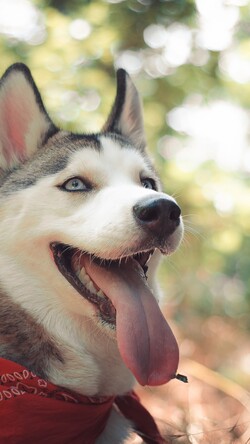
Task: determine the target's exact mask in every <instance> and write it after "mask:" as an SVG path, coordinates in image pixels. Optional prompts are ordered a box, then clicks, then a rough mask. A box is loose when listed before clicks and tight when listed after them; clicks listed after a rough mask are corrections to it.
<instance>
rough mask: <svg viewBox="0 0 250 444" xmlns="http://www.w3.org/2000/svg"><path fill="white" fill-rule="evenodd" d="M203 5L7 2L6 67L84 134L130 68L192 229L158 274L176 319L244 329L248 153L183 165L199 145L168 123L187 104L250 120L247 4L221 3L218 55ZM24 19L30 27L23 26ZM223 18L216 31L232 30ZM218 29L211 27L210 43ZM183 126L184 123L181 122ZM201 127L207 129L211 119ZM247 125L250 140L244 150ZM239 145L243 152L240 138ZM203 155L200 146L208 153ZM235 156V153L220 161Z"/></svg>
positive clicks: (174, 0)
mask: <svg viewBox="0 0 250 444" xmlns="http://www.w3.org/2000/svg"><path fill="white" fill-rule="evenodd" d="M206 1H207V5H206ZM206 1H205V0H204V1H203V2H202V1H201V0H200V1H198V0H197V2H195V1H193V0H187V1H184V0H161V1H153V0H128V1H117V0H116V1H114V0H113V1H110V2H108V1H105V0H97V1H87V0H85V1H83V0H41V1H39V0H34V1H33V2H30V1H29V0H18V2H17V1H14V0H12V2H7V1H4V2H3V1H2V2H0V7H1V8H2V9H1V11H2V12H1V15H2V18H1V19H0V51H1V69H2V71H4V70H5V69H6V68H7V67H8V65H10V64H11V63H14V62H16V61H22V62H25V63H26V64H27V65H28V66H29V67H30V69H31V71H32V73H33V75H34V78H35V81H36V82H37V84H38V86H39V89H40V90H41V93H42V96H43V98H44V102H45V104H46V107H47V108H48V110H49V113H50V114H51V116H52V118H53V119H54V120H55V122H56V123H57V124H59V125H61V126H63V127H64V128H66V129H70V130H75V131H77V132H81V131H87V132H92V131H98V130H99V129H100V127H101V126H102V124H103V123H104V121H105V118H106V116H107V113H108V112H109V109H110V107H111V105H112V101H113V99H114V94H115V69H114V65H115V67H117V66H124V67H125V68H126V69H128V71H129V72H130V73H131V75H132V77H133V78H134V81H135V83H136V84H137V86H138V89H139V91H140V93H141V96H142V99H143V103H144V112H145V127H146V132H147V137H148V141H149V149H150V151H151V153H152V155H153V157H154V158H155V159H156V164H157V166H158V168H159V170H160V173H161V177H162V180H163V184H164V188H165V190H166V192H168V193H169V194H173V195H174V196H176V198H177V200H178V202H179V203H180V204H181V206H182V209H183V214H184V221H185V224H186V235H185V239H184V242H183V246H182V247H181V248H180V250H179V251H178V252H177V253H176V254H175V255H174V256H173V257H171V258H169V259H167V260H166V261H164V264H163V265H162V267H161V269H160V276H161V282H162V287H163V289H164V291H166V293H167V301H168V304H169V306H170V307H172V308H173V315H174V317H175V319H176V321H177V323H180V324H181V322H182V319H183V317H184V316H185V315H186V313H187V312H189V313H190V312H196V313H198V314H199V316H208V315H210V316H212V315H219V316H224V315H225V316H229V317H231V318H234V319H235V320H236V322H238V323H239V326H240V328H247V323H248V322H249V316H248V313H249V308H250V254H249V251H250V238H249V234H250V217H249V216H250V196H249V182H250V177H249V171H250V160H249V159H250V156H249V148H248V145H247V144H246V146H243V148H242V149H240V148H239V146H238V144H237V143H236V145H235V148H234V149H235V151H234V154H233V155H234V156H235V155H236V156H237V150H238V151H239V153H238V156H239V157H238V158H237V159H238V160H239V159H241V161H240V162H238V165H235V168H234V167H231V168H227V167H224V166H223V162H218V161H217V160H216V155H215V157H214V156H213V154H211V153H210V154H209V150H207V154H206V156H205V157H204V159H203V160H202V161H199V162H197V158H196V157H195V156H197V153H196V154H193V158H190V160H189V162H188V165H185V160H184V161H183V160H182V161H179V160H178V159H179V158H178V157H177V158H176V156H177V154H178V155H179V154H180V153H184V155H185V152H187V151H185V149H186V146H187V143H188V142H190V144H192V134H191V133H190V132H188V131H185V130H183V129H181V130H178V128H177V129H176V124H169V122H170V123H171V119H170V120H169V116H170V114H169V113H170V112H171V110H174V109H178V107H181V106H182V105H183V104H185V103H187V100H189V102H190V103H191V104H192V103H198V105H197V106H200V107H201V108H202V109H205V108H206V106H208V105H209V104H210V103H213V102H215V101H221V102H223V103H227V104H228V103H232V104H234V106H236V107H238V108H237V109H240V110H243V112H244V113H245V114H244V115H247V109H248V108H249V105H250V82H249V81H248V75H249V71H250V62H249V58H248V57H249V56H248V55H249V53H250V52H249V49H250V34H249V16H250V5H249V2H247V1H243V0H242V1H235V2H234V1H231V2H230V1H222V0H221V1H218V2H217V4H220V5H221V8H222V9H221V10H218V13H221V14H222V13H223V14H225V20H228V36H227V35H226V34H225V35H226V36H227V37H228V39H229V41H228V42H227V43H225V44H224V47H223V44H222V42H223V38H224V37H225V36H224V37H223V35H222V34H221V35H220V34H218V35H217V43H216V41H215V44H214V47H213V44H209V43H206V42H205V43H204V42H203V43H202V32H201V27H202V26H203V25H202V23H203V22H204V20H205V19H207V20H208V22H209V20H210V21H211V20H212V18H211V17H210V15H211V14H210V12H209V10H208V11H207V10H206V8H207V9H208V8H209V3H210V2H209V0H206ZM2 3H3V4H2ZM8 3H9V5H8ZM211 3H213V4H214V2H211ZM3 5H4V6H5V8H3ZM10 5H11V6H10ZM217 6H218V5H217ZM213 7H214V6H213ZM10 8H12V9H11V10H10ZM21 8H23V13H22V14H21V13H20V12H21V11H22V9H21ZM221 11H222V12H221ZM29 14H30V16H31V19H28V18H27V21H25V20H26V18H25V17H26V16H27V17H29ZM32 14H33V15H32ZM209 14H210V15H209ZM230 14H231V15H230ZM215 15H216V14H215ZM221 17H222V18H223V16H221ZM230 17H231V22H232V23H231V25H230V23H229V22H230ZM222 18H221V26H222V24H223V23H224V24H225V23H227V22H226V21H223V20H222ZM12 23H14V24H13V27H12V26H11V24H12ZM15 23H17V25H15ZM210 25H211V23H210ZM204 26H205V25H204ZM216 26H217V24H216V23H215V28H214V29H215V31H214V37H216V30H217V27H216ZM223 26H224V25H223ZM225 26H226V25H225ZM230 26H231V27H230ZM210 28H211V26H210ZM204 29H205V28H204ZM223 29H224V28H223ZM217 31H218V30H217ZM224 31H225V33H226V31H227V30H226V29H224ZM157 32H158V34H157ZM204 32H205V31H204ZM221 32H222V31H221ZM210 34H211V29H210ZM203 38H204V35H203ZM210 38H211V35H210ZM178 39H179V40H178ZM161 41H162V42H161ZM171 45H172V46H171ZM178 45H179V46H178ZM185 45H186V46H185ZM216 45H217V46H216ZM171 48H172V49H171ZM183 48H186V56H185V54H184V53H183V51H184V49H183ZM230 57H231V58H230ZM237 57H241V59H240V60H241V61H242V60H243V61H242V63H243V65H242V66H243V68H244V69H245V71H244V69H243V68H242V71H241V72H240V73H238V74H237V63H236V62H237V60H238V59H237ZM247 64H248V65H247ZM235 66H236V67H235ZM247 69H248V71H247ZM235 70H236V74H235V73H234V71H235ZM243 74H244V75H245V77H244V75H243ZM237 75H238V78H237ZM240 76H243V77H240ZM249 80H250V75H249ZM188 98H189V99H188ZM232 116H233V115H232ZM225 118H226V117H225ZM183 119H184V120H185V116H184V117H183ZM221 119H223V115H222V116H221ZM174 122H175V121H174ZM191 123H192V122H191ZM193 123H194V125H195V122H193ZM218 124H219V123H218ZM181 125H182V126H183V125H184V126H185V121H182V122H181ZM197 125H199V122H198V123H197ZM205 125H206V126H207V128H208V129H207V131H208V132H209V125H210V121H209V120H208V122H207V124H206V122H205ZM247 125H248V124H247V123H246V124H245V127H246V134H245V136H246V141H247V142H249V139H248V137H249V126H247ZM227 126H228V130H229V129H230V130H231V127H232V126H234V118H233V117H232V120H231V121H228V122H227V124H226V130H225V141H226V142H225V143H227V137H226V133H227ZM236 129H237V128H236ZM211 131H214V128H211ZM239 139H240V142H239V144H240V143H241V144H242V143H243V142H242V138H241V135H240V134H239ZM221 144H222V145H223V140H221ZM205 145H206V140H205ZM243 145H244V143H243ZM175 148H176V151H175ZM203 148H204V147H203V146H202V145H201V146H200V147H199V149H200V151H201V155H202V150H203ZM225 148H226V147H224V152H226V150H225ZM235 153H236V154H235ZM231 154H232V153H231V152H230V151H228V153H227V152H226V154H225V157H227V156H230V155H231ZM247 159H248V160H247ZM192 162H193V163H192ZM248 327H249V324H248Z"/></svg>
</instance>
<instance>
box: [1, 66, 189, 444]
mask: <svg viewBox="0 0 250 444" xmlns="http://www.w3.org/2000/svg"><path fill="white" fill-rule="evenodd" d="M145 148H146V141H145V134H144V127H143V118H142V111H141V104H140V99H139V96H138V92H137V90H136V87H135V86H134V84H133V82H132V80H131V79H130V77H129V75H128V74H127V73H126V71H124V70H122V69H120V70H118V72H117V94H116V99H115V102H114V105H113V108H112V110H111V113H110V115H109V117H108V119H107V122H106V124H105V125H104V127H103V129H102V130H101V131H100V132H99V133H97V134H73V133H71V132H68V131H63V130H60V129H59V128H58V127H57V126H56V125H54V124H53V123H52V121H51V119H50V117H49V115H48V113H47V111H46V110H45V107H44V105H43V102H42V99H41V96H40V94H39V91H38V89H37V87H36V85H35V83H34V80H33V78H32V76H31V74H30V71H29V69H28V68H27V67H26V66H25V65H23V64H21V63H17V64H14V65H12V66H11V67H10V68H9V69H8V70H7V71H6V72H5V74H4V75H3V77H2V79H1V83H0V214H1V217H0V239H1V249H0V357H2V358H4V359H7V360H10V361H13V362H15V363H18V364H21V365H23V366H25V367H26V368H28V369H29V370H30V371H31V372H34V373H36V374H37V375H40V377H42V378H44V379H45V380H47V381H50V382H51V383H53V384H56V385H57V386H60V387H64V388H65V389H66V390H71V391H72V392H75V393H78V394H80V395H85V396H89V397H92V396H95V397H98V396H100V397H101V396H116V395H123V394H125V393H127V392H129V391H131V389H132V387H133V385H134V383H135V380H137V381H138V382H139V383H140V384H141V385H160V384H163V383H166V382H168V381H169V380H170V379H171V378H173V377H174V375H175V374H176V370H177V367H178V357H179V354H178V346H177V343H176V340H175V337H174V335H173V333H172V331H171V329H170V327H169V325H168V324H167V322H166V320H165V319H164V317H163V315H162V314H161V311H160V309H159V308H158V292H157V286H156V284H155V282H154V272H155V268H156V266H157V264H158V259H159V256H161V254H163V255H169V254H171V253H172V252H174V251H175V250H176V248H177V247H178V245H179V243H180V241H181V239H182V234H183V224H182V219H181V211H180V208H179V206H178V205H177V203H176V201H175V200H174V199H173V198H172V197H170V196H169V195H167V194H165V193H163V192H162V191H161V186H160V182H159V179H158V177H157V175H156V172H155V170H154V167H153V166H152V163H151V161H150V159H149V157H148V156H147V154H146V150H145ZM130 430H131V428H130V423H129V421H128V420H127V419H125V418H124V417H123V416H122V415H121V414H120V413H119V411H118V409H115V408H113V410H112V412H111V414H110V416H109V419H108V421H107V424H106V427H105V429H104V431H103V432H102V434H101V435H100V436H99V438H98V439H97V442H98V443H108V444H115V443H116V444H117V443H122V442H124V440H125V439H126V437H127V436H128V434H129V432H130ZM6 442H7V441H6ZM11 442H14V441H11ZM18 442H19V441H18ZM34 442H35V440H34ZM48 442H49V441H48ZM60 442H61V441H60Z"/></svg>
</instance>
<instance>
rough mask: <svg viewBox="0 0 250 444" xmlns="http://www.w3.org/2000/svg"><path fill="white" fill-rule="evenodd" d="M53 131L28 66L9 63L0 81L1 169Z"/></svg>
mask: <svg viewBox="0 0 250 444" xmlns="http://www.w3.org/2000/svg"><path fill="white" fill-rule="evenodd" d="M55 132H56V127H55V126H54V125H53V123H52V122H51V120H50V118H49V116H48V114H47V112H46V110H45V108H44V105H43V102H42V99H41V96H40V93H39V91H38V89H37V87H36V85H35V83H34V80H33V78H32V76H31V73H30V71H29V69H28V68H27V66H26V65H24V64H22V63H16V64H14V65H12V66H10V67H9V68H8V69H7V71H6V72H5V74H4V75H3V77H2V79H1V81H0V168H2V169H5V170H11V169H13V168H15V167H16V166H17V165H18V164H20V163H21V162H24V161H25V160H27V159H28V158H29V157H31V156H32V155H33V154H34V153H35V151H36V150H37V149H38V148H39V147H41V146H42V144H43V143H44V142H45V141H46V140H47V139H48V137H49V136H50V135H52V134H53V133H55Z"/></svg>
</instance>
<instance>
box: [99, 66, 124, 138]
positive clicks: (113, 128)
mask: <svg viewBox="0 0 250 444" xmlns="http://www.w3.org/2000/svg"><path fill="white" fill-rule="evenodd" d="M116 75H117V92H116V98H115V102H114V105H113V108H112V110H111V113H110V115H109V118H108V120H107V123H106V125H105V127H104V132H115V133H118V134H120V131H118V129H117V121H118V120H119V118H120V116H121V113H122V110H123V106H124V102H125V96H126V76H127V73H126V71H125V70H124V69H122V68H120V69H118V71H117V73H116Z"/></svg>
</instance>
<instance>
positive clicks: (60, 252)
mask: <svg viewBox="0 0 250 444" xmlns="http://www.w3.org/2000/svg"><path fill="white" fill-rule="evenodd" d="M50 248H51V250H52V252H53V256H54V261H55V263H56V265H57V268H58V270H59V271H60V272H61V273H62V275H63V276H64V277H65V278H66V279H67V280H68V281H69V283H70V284H71V285H72V286H73V287H74V288H75V289H76V290H77V292H78V293H79V294H80V295H81V296H83V297H84V298H85V299H87V300H88V301H89V302H90V303H92V304H93V305H95V306H96V307H97V310H98V313H99V317H100V318H101V320H102V322H107V323H108V324H109V326H110V327H111V328H113V329H114V330H115V332H116V335H115V336H116V340H117V346H118V350H119V352H120V355H121V358H122V359H123V361H124V363H125V364H126V366H127V367H128V369H130V371H131V372H132V373H133V374H134V376H135V377H136V379H137V381H138V382H139V383H140V384H142V385H161V384H164V383H165V382H168V381H169V380H170V379H172V378H174V377H175V375H176V370H177V366H178V361H179V349H178V345H177V342H176V339H175V337H174V335H173V332H172V330H171V328H170V326H169V325H168V323H167V321H166V319H165V318H164V316H163V314H162V312H161V310H160V309H159V306H158V303H157V301H156V299H155V297H154V294H153V293H152V290H151V289H150V287H149V286H148V283H147V279H146V272H147V262H148V260H149V259H150V257H151V255H152V253H153V251H154V250H149V251H147V252H139V253H136V254H134V255H131V256H126V257H123V258H120V259H117V260H105V259H100V258H96V257H94V256H92V255H90V254H89V253H86V252H84V251H81V250H79V249H77V248H73V247H70V246H69V245H65V244H62V243H58V242H53V243H52V244H51V245H50Z"/></svg>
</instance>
